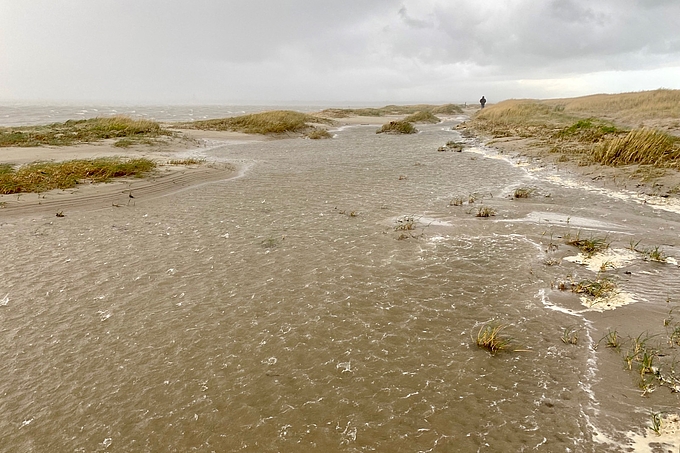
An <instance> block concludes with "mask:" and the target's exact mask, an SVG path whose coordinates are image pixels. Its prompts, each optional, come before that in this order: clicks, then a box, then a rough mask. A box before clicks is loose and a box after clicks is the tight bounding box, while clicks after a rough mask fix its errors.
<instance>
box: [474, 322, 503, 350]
mask: <svg viewBox="0 0 680 453" xmlns="http://www.w3.org/2000/svg"><path fill="white" fill-rule="evenodd" d="M505 327H506V326H505V325H503V324H484V325H483V326H482V327H481V328H480V329H479V332H477V346H479V347H480V348H484V349H487V350H488V351H489V352H491V354H496V353H497V352H498V351H503V350H505V349H507V348H508V346H510V343H511V340H510V339H509V338H503V337H501V336H500V332H501V330H503V329H504V328H505Z"/></svg>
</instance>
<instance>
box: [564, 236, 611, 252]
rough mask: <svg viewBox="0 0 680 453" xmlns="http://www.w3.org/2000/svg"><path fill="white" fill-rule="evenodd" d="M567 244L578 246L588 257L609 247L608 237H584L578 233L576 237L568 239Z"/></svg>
mask: <svg viewBox="0 0 680 453" xmlns="http://www.w3.org/2000/svg"><path fill="white" fill-rule="evenodd" d="M567 245H572V246H574V247H578V249H579V250H580V251H581V253H583V254H584V255H586V256H587V257H591V256H593V255H594V254H596V253H599V252H603V251H605V250H607V249H608V248H609V241H608V240H607V238H606V237H604V238H599V237H591V238H588V239H582V238H581V237H580V235H576V237H575V238H574V239H568V240H567Z"/></svg>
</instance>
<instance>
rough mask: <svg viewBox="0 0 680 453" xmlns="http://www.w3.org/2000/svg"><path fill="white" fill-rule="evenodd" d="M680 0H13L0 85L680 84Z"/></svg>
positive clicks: (327, 97)
mask: <svg viewBox="0 0 680 453" xmlns="http://www.w3.org/2000/svg"><path fill="white" fill-rule="evenodd" d="M678 18H680V0H638V1H634V0H333V1H330V0H0V99H2V100H5V101H7V100H9V101H73V102H125V103H140V104H141V103H143V104H148V103H226V104H234V103H282V102H291V101H299V102H327V103H335V104H342V103H359V104H361V103H380V102H389V103H410V102H429V103H445V102H463V101H468V102H471V101H475V102H476V100H477V99H479V97H480V96H481V95H485V96H486V97H487V98H488V99H489V100H490V102H494V101H499V100H502V99H508V98H528V97H531V98H548V97H570V96H578V95H584V94H592V93H600V92H609V93H615V92H624V91H639V90H649V89H656V88H660V87H665V88H680V32H679V31H678V30H679V29H678V25H677V24H678Z"/></svg>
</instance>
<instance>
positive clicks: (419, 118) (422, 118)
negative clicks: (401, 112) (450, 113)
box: [404, 112, 441, 124]
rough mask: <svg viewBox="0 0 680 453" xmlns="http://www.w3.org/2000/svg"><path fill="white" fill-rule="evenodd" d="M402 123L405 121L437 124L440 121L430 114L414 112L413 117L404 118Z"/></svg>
mask: <svg viewBox="0 0 680 453" xmlns="http://www.w3.org/2000/svg"><path fill="white" fill-rule="evenodd" d="M404 121H407V122H409V123H429V124H437V123H439V122H440V121H441V120H440V119H439V118H437V117H436V116H434V114H433V113H432V112H416V113H414V114H413V115H409V116H407V117H406V118H404Z"/></svg>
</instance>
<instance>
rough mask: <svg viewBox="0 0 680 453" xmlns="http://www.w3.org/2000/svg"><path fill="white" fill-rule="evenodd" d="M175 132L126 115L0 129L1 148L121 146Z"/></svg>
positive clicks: (152, 122) (154, 123)
mask: <svg viewBox="0 0 680 453" xmlns="http://www.w3.org/2000/svg"><path fill="white" fill-rule="evenodd" d="M171 135H173V133H172V132H171V131H169V130H167V129H164V128H162V127H161V126H160V124H158V123H156V122H155V121H148V120H134V119H132V118H129V117H126V116H114V117H109V118H92V119H87V120H69V121H66V122H65V123H54V124H49V125H45V126H24V127H13V128H7V127H3V128H0V147H6V146H45V145H52V146H69V145H75V144H78V143H88V142H96V141H99V140H104V139H110V138H117V139H120V140H119V143H120V144H119V145H118V146H121V147H127V146H130V145H131V144H135V143H139V142H146V143H148V142H149V141H150V140H153V139H156V138H158V137H161V136H171Z"/></svg>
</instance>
